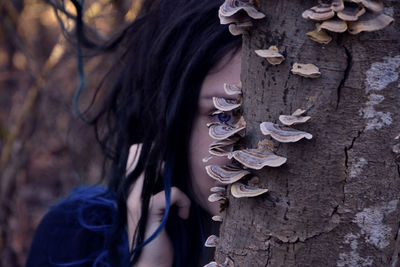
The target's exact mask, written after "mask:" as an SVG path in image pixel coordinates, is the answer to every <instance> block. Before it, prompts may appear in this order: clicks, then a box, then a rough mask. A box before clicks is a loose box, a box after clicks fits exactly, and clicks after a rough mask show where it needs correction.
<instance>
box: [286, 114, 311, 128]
mask: <svg viewBox="0 0 400 267" xmlns="http://www.w3.org/2000/svg"><path fill="white" fill-rule="evenodd" d="M309 119H311V117H310V116H296V115H293V114H292V115H280V116H279V120H280V122H282V124H284V125H286V126H291V125H295V124H300V123H305V122H307V121H308V120H309Z"/></svg>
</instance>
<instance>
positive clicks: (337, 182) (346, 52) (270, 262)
mask: <svg viewBox="0 0 400 267" xmlns="http://www.w3.org/2000/svg"><path fill="white" fill-rule="evenodd" d="M316 4H317V1H309V0H308V1H293V0H280V1H276V0H262V1H261V10H262V11H263V13H264V14H266V18H265V19H263V20H259V21H255V27H253V29H252V30H251V31H250V32H249V35H246V36H243V39H244V40H243V50H242V53H243V56H242V58H243V61H242V82H243V97H244V99H243V100H244V102H243V116H244V118H245V119H246V121H247V135H246V137H245V138H244V140H243V145H244V146H245V147H248V148H250V147H251V148H255V147H256V146H257V143H258V141H260V140H262V139H265V138H267V139H269V137H266V136H263V135H262V134H261V132H260V128H259V124H260V123H261V122H263V121H271V122H274V123H277V122H278V117H279V115H281V114H285V115H289V114H291V113H292V112H293V111H295V110H296V109H298V108H302V109H308V112H307V115H309V116H311V119H310V120H309V121H308V122H307V123H305V124H301V125H296V126H295V127H294V128H296V129H298V130H303V131H306V132H309V133H311V134H312V135H313V138H312V139H311V140H304V139H303V140H301V141H299V142H296V143H278V142H275V141H274V144H275V146H276V154H278V155H280V156H284V157H286V158H287V159H288V160H287V162H286V164H284V165H283V166H281V167H278V168H269V167H265V168H263V169H262V170H260V171H256V172H255V173H256V174H257V176H258V177H259V178H260V185H261V186H263V187H266V188H268V189H269V192H268V193H267V194H264V195H262V196H259V197H257V198H240V199H236V198H234V197H232V196H229V207H228V209H227V210H226V215H225V218H224V222H223V223H222V225H221V232H220V243H219V245H218V247H217V251H216V260H217V262H224V259H225V256H229V257H230V258H232V259H233V261H234V262H235V266H240V267H246V266H252V267H253V266H274V267H276V266H285V267H290V266H352V267H353V266H391V267H396V266H400V260H399V259H398V258H399V255H400V237H399V238H398V233H399V228H400V203H399V202H400V201H399V196H400V163H399V162H400V161H399V158H400V157H399V155H398V154H397V155H396V153H394V152H393V151H392V150H393V146H395V145H396V144H398V143H400V140H395V137H396V136H397V135H399V134H400V79H399V72H400V23H399V22H400V2H399V1H396V0H393V1H385V10H384V13H386V14H389V15H391V16H392V17H394V19H395V21H394V23H392V24H391V25H390V26H388V27H386V28H385V29H383V30H380V31H375V32H363V33H361V34H358V35H351V34H349V33H347V32H346V33H342V34H331V35H333V40H332V42H331V43H329V44H328V45H322V44H319V43H316V42H313V41H311V40H310V39H309V38H308V37H307V36H306V32H308V31H311V30H313V28H314V22H312V21H310V20H306V19H303V18H302V16H301V13H302V12H303V11H304V10H306V9H308V8H310V7H312V6H314V5H316ZM270 45H276V46H277V47H278V48H279V51H281V53H282V54H283V55H284V56H285V61H284V62H283V63H282V64H280V65H277V66H273V65H270V64H269V63H268V62H267V61H266V60H265V59H263V58H261V57H259V56H257V55H256V54H255V52H254V50H255V49H267V48H268V47H269V46H270ZM295 62H298V63H313V64H315V65H317V66H318V67H319V69H320V72H321V73H322V74H321V77H320V78H317V79H310V78H303V77H300V76H297V75H294V74H292V73H291V72H290V69H291V66H292V65H293V64H294V63H295Z"/></svg>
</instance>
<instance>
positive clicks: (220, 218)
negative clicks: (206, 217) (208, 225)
mask: <svg viewBox="0 0 400 267" xmlns="http://www.w3.org/2000/svg"><path fill="white" fill-rule="evenodd" d="M211 219H212V220H213V221H214V222H222V221H223V220H224V219H223V217H222V216H221V215H214V216H212V218H211Z"/></svg>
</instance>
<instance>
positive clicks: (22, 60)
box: [0, 0, 140, 267]
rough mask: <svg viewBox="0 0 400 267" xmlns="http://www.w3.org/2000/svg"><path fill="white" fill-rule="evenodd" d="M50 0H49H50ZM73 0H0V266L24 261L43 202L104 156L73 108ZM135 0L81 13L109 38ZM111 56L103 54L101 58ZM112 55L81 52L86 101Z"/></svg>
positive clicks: (98, 0) (93, 4)
mask: <svg viewBox="0 0 400 267" xmlns="http://www.w3.org/2000/svg"><path fill="white" fill-rule="evenodd" d="M48 1H50V0H48ZM55 5H56V6H59V7H60V6H61V7H62V8H65V10H66V11H67V12H68V13H69V15H70V17H71V18H72V17H73V16H75V14H76V11H75V9H74V7H73V5H72V3H71V2H70V0H65V2H64V1H63V0H60V1H59V2H46V1H45V0H0V266H3V267H8V266H24V265H25V260H26V256H27V253H28V251H29V247H30V244H31V241H32V237H33V234H34V231H35V228H36V227H37V225H38V223H39V222H40V220H41V218H42V217H43V215H44V213H45V212H46V211H47V209H48V207H49V206H50V205H51V204H53V203H55V202H56V201H57V200H58V199H60V198H61V197H62V196H65V195H66V194H68V192H69V191H70V190H71V188H72V187H74V186H77V185H79V184H81V183H96V182H98V181H99V179H100V177H101V170H102V163H103V157H102V153H101V151H100V148H99V146H98V144H97V142H96V140H95V137H94V130H93V129H92V128H91V127H89V126H87V125H86V124H85V123H84V122H82V121H81V120H79V119H78V118H76V117H75V116H74V115H73V114H72V111H71V105H72V98H73V95H74V92H75V90H76V89H77V83H78V73H77V57H76V45H75V44H74V41H73V40H72V41H71V40H70V39H69V38H68V34H67V35H66V34H65V33H64V32H63V31H62V30H61V27H60V22H62V24H63V25H64V26H65V30H66V31H67V32H70V33H71V36H73V32H74V26H75V24H74V21H73V19H71V18H68V16H65V14H62V13H61V12H57V14H58V16H57V14H56V12H55V9H54V6H55ZM139 7H140V0H95V1H93V0H89V1H86V3H85V8H84V21H85V22H86V23H87V24H88V25H89V26H90V31H91V32H92V33H93V34H95V35H96V37H97V38H99V39H104V40H106V39H107V38H108V37H109V36H112V34H113V33H114V32H115V31H116V30H117V29H119V28H120V27H121V26H123V25H124V24H126V23H129V22H130V21H132V20H133V19H134V18H135V16H136V13H137V11H138V9H139ZM106 57H108V58H106ZM110 59H112V55H107V56H93V57H85V60H84V62H85V72H86V77H87V80H86V86H85V89H84V91H83V94H82V97H81V99H80V102H79V104H80V108H81V109H82V110H84V109H85V107H87V106H88V105H89V102H90V100H91V98H92V96H93V93H94V91H95V89H96V87H97V86H98V85H99V83H100V80H101V78H102V77H103V76H104V74H105V71H106V70H107V69H108V68H109V67H110V62H112V60H110Z"/></svg>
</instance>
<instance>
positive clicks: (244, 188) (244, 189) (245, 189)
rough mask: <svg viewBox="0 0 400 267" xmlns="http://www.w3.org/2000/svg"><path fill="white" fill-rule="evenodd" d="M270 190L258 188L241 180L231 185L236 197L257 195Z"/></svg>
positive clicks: (233, 194)
mask: <svg viewBox="0 0 400 267" xmlns="http://www.w3.org/2000/svg"><path fill="white" fill-rule="evenodd" d="M266 192H268V189H266V188H258V187H255V186H250V185H245V184H242V183H240V182H236V183H234V184H233V185H232V186H231V193H232V196H234V197H236V198H241V197H256V196H259V195H262V194H264V193H266Z"/></svg>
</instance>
